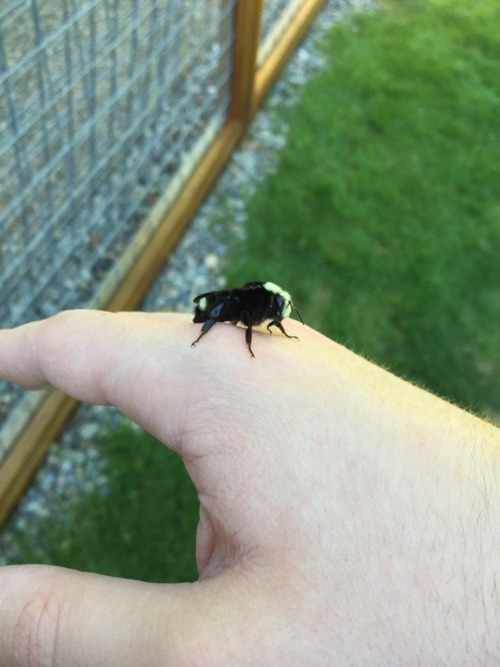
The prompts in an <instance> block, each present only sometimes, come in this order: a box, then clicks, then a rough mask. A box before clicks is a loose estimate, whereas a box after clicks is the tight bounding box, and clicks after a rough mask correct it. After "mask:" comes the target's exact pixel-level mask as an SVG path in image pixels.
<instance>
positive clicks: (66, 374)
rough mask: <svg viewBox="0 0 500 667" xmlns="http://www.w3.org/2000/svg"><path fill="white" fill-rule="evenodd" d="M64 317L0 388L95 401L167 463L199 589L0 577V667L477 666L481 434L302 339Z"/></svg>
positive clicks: (483, 601) (27, 347) (292, 326)
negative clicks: (191, 513) (190, 490)
mask: <svg viewBox="0 0 500 667" xmlns="http://www.w3.org/2000/svg"><path fill="white" fill-rule="evenodd" d="M286 328H287V331H288V332H289V333H290V334H295V335H298V336H299V337H300V340H299V341H290V340H287V339H285V338H284V337H282V336H280V335H276V334H274V335H273V336H272V338H271V337H269V336H268V334H265V335H262V336H258V335H257V334H255V335H254V343H253V349H254V352H255V355H256V359H255V360H250V359H249V355H248V350H247V347H246V345H245V343H244V335H243V332H242V331H241V330H239V329H236V328H235V327H232V326H231V325H223V324H218V325H217V326H216V327H215V328H214V330H213V331H211V332H210V334H209V336H207V337H206V338H204V339H203V340H202V341H201V342H200V344H199V345H198V346H197V347H196V348H195V349H192V348H191V346H190V343H191V342H192V340H193V339H194V338H195V337H196V335H197V333H196V332H197V331H198V329H199V327H195V326H193V325H192V324H191V323H190V321H189V317H188V316H184V315H173V314H138V313H137V314H133V313H121V314H110V313H101V312H92V311H74V312H67V313H62V314H60V315H58V316H56V317H54V318H50V319H48V320H45V321H42V322H38V323H32V324H29V325H25V326H22V327H19V328H17V329H14V330H5V331H1V332H0V377H2V378H4V379H6V380H9V381H11V382H15V383H18V384H21V385H23V386H25V387H30V388H43V387H49V386H50V387H56V388H58V389H61V390H63V391H65V392H67V393H68V394H70V395H72V396H75V397H76V398H79V399H81V400H84V401H89V402H93V403H99V404H112V405H115V406H117V407H118V408H119V409H120V410H121V411H122V412H123V413H125V414H126V415H128V416H129V417H130V418H131V419H133V420H134V421H136V422H137V423H138V424H140V425H141V426H142V427H144V428H145V429H146V430H147V431H149V432H151V433H152V434H154V435H155V436H156V437H157V438H158V439H159V440H161V441H162V442H164V443H166V444H167V445H168V447H170V448H171V449H173V450H175V451H177V452H178V453H179V454H180V455H181V456H182V458H183V460H184V463H185V465H186V468H187V471H188V473H189V475H190V476H191V478H192V480H193V482H194V484H195V486H196V488H197V490H198V494H199V499H200V523H199V526H198V531H197V546H196V558H197V563H198V569H199V573H200V578H199V581H197V582H195V583H190V584H176V585H158V584H146V583H141V582H133V581H125V580H120V579H112V578H108V577H103V576H99V575H94V574H89V573H77V572H72V571H69V570H64V569H61V568H52V567H47V566H12V567H6V568H1V569H0V665H2V667H14V666H16V667H25V666H26V667H27V666H28V665H30V666H31V665H37V666H38V665H40V666H43V667H46V666H49V665H50V666H51V667H55V666H61V667H83V666H89V667H90V666H92V667H100V666H102V667H104V666H105V667H113V666H114V665H116V666H120V667H126V666H127V665H131V666H132V665H133V666H134V667H140V666H142V665H144V667H155V666H162V667H164V666H166V665H175V666H176V667H178V666H180V667H182V666H183V665H186V666H190V667H191V666H193V665H203V666H205V665H207V666H212V665H287V666H288V665H315V666H316V665H318V666H319V665H328V666H330V665H367V664H369V665H378V664H380V665H401V664H405V665H412V664H415V665H417V664H436V663H438V662H442V663H446V664H475V665H477V664H492V663H491V662H488V660H489V659H492V657H493V656H495V658H496V659H497V660H499V659H500V646H499V644H498V637H499V636H500V633H499V631H498V628H499V622H500V621H499V618H500V614H499V599H498V596H499V592H498V591H500V586H499V585H498V583H499V582H498V581H497V580H496V579H495V577H496V576H498V574H497V573H496V571H495V568H496V567H498V563H499V562H500V553H499V542H498V534H499V528H500V526H499V524H500V510H499V495H498V488H499V484H498V483H499V479H498V470H499V467H498V463H499V461H498V457H499V450H500V436H499V431H498V430H496V429H495V428H493V427H492V426H490V425H488V424H487V423H485V422H482V421H481V420H479V419H476V418H475V417H473V416H472V415H469V414H467V413H465V412H463V411H461V410H459V409H458V408H455V407H453V406H451V405H450V404H448V403H446V402H444V401H441V400H440V399H438V398H436V397H434V396H432V395H430V394H428V393H426V392H424V391H422V390H420V389H418V388H416V387H414V386H413V385H411V384H408V383H406V382H404V381H402V380H400V379H398V378H396V377H394V376H393V375H391V374H389V373H387V372H385V371H384V370H382V369H380V368H378V367H376V366H374V365H373V364H371V363H369V362H367V361H365V360H364V359H362V358H360V357H358V356H356V355H354V354H353V353H351V352H349V351H348V350H346V349H345V348H343V347H341V346H339V345H337V344H335V343H334V342H332V341H331V340H329V339H327V338H325V337H323V336H322V335H320V334H319V333H317V332H315V331H314V330H312V329H310V328H308V327H303V326H302V325H300V324H298V323H296V322H293V321H287V324H286Z"/></svg>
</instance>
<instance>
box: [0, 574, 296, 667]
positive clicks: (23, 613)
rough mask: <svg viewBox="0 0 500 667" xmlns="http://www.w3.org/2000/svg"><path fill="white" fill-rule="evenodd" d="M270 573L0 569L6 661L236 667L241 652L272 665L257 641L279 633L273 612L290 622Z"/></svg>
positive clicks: (54, 666)
mask: <svg viewBox="0 0 500 667" xmlns="http://www.w3.org/2000/svg"><path fill="white" fill-rule="evenodd" d="M276 578H277V579H279V578H280V575H279V573H278V572H277V573H276ZM263 579H264V581H263V582H262V581H259V579H258V577H257V575H256V574H255V573H254V572H252V573H251V574H250V573H248V572H247V573H246V576H245V577H242V576H241V573H240V574H238V571H234V572H229V573H227V574H226V575H225V576H222V577H220V578H219V579H218V580H217V581H214V580H211V581H208V582H196V583H194V584H170V585H169V584H146V583H143V582H137V581H130V580H125V579H118V578H112V577H105V576H101V575H94V574H90V573H83V572H74V571H71V570H66V569H64V568H56V567H47V566H37V565H31V566H11V567H4V568H0V665H1V666H2V667H32V666H33V665H39V666H40V667H41V666H43V667H45V666H47V667H49V666H50V667H164V666H165V665H175V666H176V667H184V666H185V667H190V666H191V665H228V664H234V658H235V656H239V658H238V664H240V662H241V664H243V662H242V661H245V664H267V663H264V662H263V660H262V659H261V657H258V655H259V653H258V648H257V646H258V644H257V642H258V640H262V638H265V637H267V636H268V634H270V636H271V637H273V636H274V634H273V628H272V627H271V625H270V621H271V622H272V619H273V617H275V618H276V620H278V621H279V625H278V626H277V628H278V627H279V628H281V625H282V624H284V625H285V627H286V622H285V621H284V619H283V614H282V613H281V611H280V614H279V617H278V616H277V614H276V613H275V612H274V611H273V608H274V606H276V608H277V609H278V610H280V606H279V604H278V603H277V602H276V600H277V597H278V596H277V594H276V593H275V595H274V596H269V594H268V588H269V586H274V587H276V588H277V590H279V587H278V586H277V585H276V584H272V583H271V582H272V581H274V579H271V578H270V576H269V575H265V574H264V577H263ZM267 579H269V580H267ZM282 590H283V592H284V594H287V589H286V587H282ZM281 630H282V628H281ZM281 630H280V632H279V634H280V636H282V635H283V633H282V632H281ZM272 646H273V648H275V647H274V642H273V645H272ZM252 652H253V654H254V655H253V658H251V657H250V656H251V655H252ZM240 658H241V660H240ZM245 658H246V659H245ZM273 664H274V663H273ZM287 664H291V663H289V662H288V663H287Z"/></svg>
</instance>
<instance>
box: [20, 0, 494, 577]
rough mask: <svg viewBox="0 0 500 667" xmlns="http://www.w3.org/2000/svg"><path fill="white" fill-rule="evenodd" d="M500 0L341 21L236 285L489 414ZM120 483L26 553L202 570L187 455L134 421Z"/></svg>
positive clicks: (64, 514)
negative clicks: (281, 300) (282, 293)
mask: <svg viewBox="0 0 500 667" xmlns="http://www.w3.org/2000/svg"><path fill="white" fill-rule="evenodd" d="M497 4H498V3H497V0H469V1H463V2H456V0H453V2H451V0H440V1H439V2H438V1H437V0H429V1H428V2H424V1H423V0H422V1H420V2H419V1H417V0H414V1H410V0H406V1H405V2H403V1H401V2H399V3H397V4H396V3H392V4H387V3H386V4H385V9H384V11H382V12H378V13H374V14H371V15H365V16H363V15H360V16H358V17H357V18H355V19H353V20H351V22H350V23H348V24H345V25H339V26H338V27H336V28H335V29H334V30H333V31H332V32H331V34H329V35H328V38H327V39H326V41H325V50H326V52H327V53H328V54H330V59H331V62H330V64H329V65H328V66H327V67H326V69H325V70H324V71H323V72H321V73H320V74H319V75H317V76H316V77H315V78H314V80H312V81H311V82H310V83H309V84H308V85H307V87H306V89H305V90H304V92H303V95H302V99H301V101H300V102H299V104H297V105H296V107H294V108H292V109H287V110H280V111H279V112H278V113H280V114H285V115H286V116H287V119H288V121H289V123H290V125H291V130H290V134H289V142H288V145H287V147H286V148H285V149H284V151H283V153H282V155H281V159H280V163H279V167H278V169H277V171H276V172H275V173H274V174H273V175H271V176H270V177H269V178H268V179H267V180H266V182H265V183H264V184H263V185H262V186H261V187H260V189H259V191H258V193H257V194H256V196H255V197H254V198H253V199H252V201H251V202H250V219H249V221H248V225H247V232H248V239H247V241H246V242H245V244H244V245H243V246H242V247H241V248H240V249H239V251H238V252H237V253H236V256H235V258H234V260H233V263H232V268H231V272H230V275H229V276H228V283H229V284H238V283H240V282H242V281H245V280H249V279H262V278H263V279H269V280H273V281H275V282H278V283H281V284H282V285H283V286H285V287H286V288H287V289H290V291H291V292H292V294H293V295H294V300H295V302H296V305H297V307H298V308H299V310H300V312H301V314H302V316H303V318H304V320H305V321H306V322H307V323H309V324H311V325H312V326H314V327H316V328H318V329H320V330H321V331H323V332H324V333H326V334H327V335H329V336H332V337H334V338H335V339H337V340H340V341H341V342H343V343H346V344H347V345H348V346H349V347H351V348H353V349H354V350H357V351H359V352H361V353H362V354H364V355H366V356H368V357H370V358H372V359H374V360H375V361H377V362H378V363H381V364H384V365H385V366H388V367H390V368H391V369H393V370H394V371H396V372H398V373H400V374H403V375H405V376H407V377H410V378H412V379H414V380H416V381H417V382H419V383H421V384H423V385H425V386H427V387H429V388H431V389H433V390H434V391H436V392H438V393H440V394H444V395H446V396H448V397H450V398H452V399H454V400H456V401H458V402H460V403H462V404H464V405H467V406H470V407H472V408H474V409H477V410H484V411H491V412H496V413H498V412H499V411H500V391H499V390H498V378H499V376H500V345H499V340H500V333H499V332H500V242H499V239H500V196H499V184H500V159H499V148H500V62H499V58H498V34H500V16H499V10H498V9H497V8H496V7H497ZM103 452H104V455H105V457H106V459H107V466H108V470H109V475H110V492H109V494H108V495H106V496H104V497H103V496H101V495H99V494H97V493H96V494H95V495H94V496H92V497H91V498H90V501H89V500H87V499H85V500H82V502H81V504H80V506H78V505H77V506H75V507H73V508H67V507H63V508H59V507H55V508H54V511H53V512H52V514H51V517H50V520H46V521H44V522H42V523H41V525H40V526H39V533H40V538H39V539H38V540H37V545H36V546H34V545H33V544H28V543H27V540H26V538H24V539H23V536H22V535H21V534H19V536H18V539H19V542H20V544H21V547H22V548H21V555H20V558H19V560H20V561H28V562H33V561H44V562H52V563H57V564H60V565H66V566H70V567H75V568H79V569H86V570H93V571H97V572H102V573H107V574H113V575H119V576H125V577H134V578H139V579H144V580H148V581H183V580H192V579H194V578H195V577H196V570H195V565H194V555H193V554H194V531H195V526H196V522H197V512H198V508H197V501H196V496H195V493H194V490H193V489H192V487H191V483H190V481H189V480H188V478H187V476H186V474H185V471H184V469H183V466H182V463H181V462H180V461H179V459H178V458H177V457H176V456H175V455H174V454H171V453H170V452H168V451H167V450H166V449H165V448H164V447H162V446H160V445H159V444H158V443H156V442H155V441H154V440H153V439H152V438H149V437H148V436H145V435H143V434H140V433H137V432H136V431H133V430H131V429H126V430H124V431H120V432H118V433H114V434H113V435H112V436H110V437H108V438H106V439H105V441H104V442H103Z"/></svg>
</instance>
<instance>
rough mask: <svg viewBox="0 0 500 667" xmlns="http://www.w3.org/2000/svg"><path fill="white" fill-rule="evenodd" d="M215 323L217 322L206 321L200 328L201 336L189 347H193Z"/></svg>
mask: <svg viewBox="0 0 500 667" xmlns="http://www.w3.org/2000/svg"><path fill="white" fill-rule="evenodd" d="M216 322H217V320H207V321H206V322H205V324H204V325H203V326H202V327H201V334H200V335H199V336H198V338H197V339H196V340H195V341H193V342H192V343H191V347H194V346H195V345H196V343H197V342H198V341H199V340H200V338H201V337H202V336H204V335H205V334H206V333H207V331H210V329H211V328H212V327H213V325H214V324H215V323H216Z"/></svg>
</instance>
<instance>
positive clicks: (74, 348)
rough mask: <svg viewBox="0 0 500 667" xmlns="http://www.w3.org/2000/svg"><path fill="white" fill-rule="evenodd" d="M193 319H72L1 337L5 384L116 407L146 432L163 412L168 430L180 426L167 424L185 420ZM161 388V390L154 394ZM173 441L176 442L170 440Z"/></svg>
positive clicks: (77, 315) (76, 315)
mask: <svg viewBox="0 0 500 667" xmlns="http://www.w3.org/2000/svg"><path fill="white" fill-rule="evenodd" d="M189 319H190V318H189V316H188V315H174V314H170V315H169V314H165V315H159V316H154V315H153V316H152V315H144V316H142V315H139V314H135V313H134V314H132V313H116V314H112V313H106V312H100V311H68V312H64V313H60V314H59V315H56V316H55V317H52V318H49V319H47V320H43V321H40V322H33V323H30V324H26V325H23V326H21V327H18V328H16V329H11V330H2V331H0V377H1V378H3V379H5V380H7V381H10V382H13V383H16V384H20V385H21V386H23V387H25V388H30V389H40V388H47V387H54V388H56V389H60V390H62V391H64V392H65V393H67V394H69V395H71V396H73V397H75V398H77V399H79V400H83V401H88V402H91V403H96V404H103V405H106V404H112V405H115V406H117V407H118V408H119V409H121V410H122V411H123V412H124V413H125V414H127V415H128V416H130V417H131V418H132V419H133V420H134V421H136V422H137V423H139V424H141V425H142V426H144V427H145V428H147V429H148V430H151V429H152V428H153V427H154V424H153V422H155V421H156V422H158V420H157V419H155V417H157V415H158V414H159V413H160V412H161V414H162V416H163V417H164V419H163V424H164V425H166V424H173V423H174V421H175V423H178V422H179V419H178V418H177V419H176V420H173V419H170V420H169V419H165V417H168V415H169V414H170V415H172V416H177V417H178V415H181V414H182V400H183V393H182V387H181V386H179V385H180V383H179V382H176V379H178V378H180V377H181V376H182V373H181V370H182V369H184V376H188V375H189V373H187V372H186V368H187V367H188V364H187V360H186V358H185V357H186V356H187V355H189V353H190V352H191V349H190V345H189V341H190V334H189V333H188V330H189V328H190V325H189ZM159 387H163V390H162V391H153V390H157V389H158V388H159ZM160 402H161V405H159V403H160ZM153 432H154V431H153ZM155 435H157V436H158V437H163V436H164V435H165V434H163V433H162V434H158V432H157V431H156V432H155ZM168 436H169V437H172V439H174V438H173V434H172V433H171V432H169V433H168Z"/></svg>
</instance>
